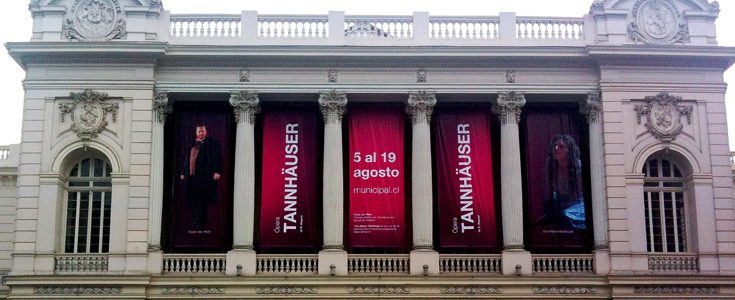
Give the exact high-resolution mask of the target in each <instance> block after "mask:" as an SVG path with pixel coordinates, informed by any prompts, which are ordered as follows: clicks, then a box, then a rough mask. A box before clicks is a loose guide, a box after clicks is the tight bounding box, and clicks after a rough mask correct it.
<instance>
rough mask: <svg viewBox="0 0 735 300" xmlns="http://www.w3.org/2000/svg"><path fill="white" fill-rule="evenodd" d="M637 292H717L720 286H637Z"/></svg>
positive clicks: (635, 290)
mask: <svg viewBox="0 0 735 300" xmlns="http://www.w3.org/2000/svg"><path fill="white" fill-rule="evenodd" d="M633 291H634V292H635V293H636V294H717V293H719V292H720V288H718V287H714V286H637V287H634V288H633Z"/></svg>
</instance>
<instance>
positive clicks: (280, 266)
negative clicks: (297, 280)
mask: <svg viewBox="0 0 735 300" xmlns="http://www.w3.org/2000/svg"><path fill="white" fill-rule="evenodd" d="M318 267H319V258H318V255H316V254H312V255H305V254H291V255H269V254H258V255H257V258H256V269H255V272H256V274H263V275H316V274H317V271H318Z"/></svg>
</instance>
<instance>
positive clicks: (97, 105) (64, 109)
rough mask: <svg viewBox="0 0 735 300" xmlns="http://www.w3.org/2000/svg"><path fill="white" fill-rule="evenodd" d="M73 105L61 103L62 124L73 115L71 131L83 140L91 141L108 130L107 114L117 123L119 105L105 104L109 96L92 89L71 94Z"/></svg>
mask: <svg viewBox="0 0 735 300" xmlns="http://www.w3.org/2000/svg"><path fill="white" fill-rule="evenodd" d="M70 96H71V98H73V99H74V102H72V103H59V110H60V111H61V122H64V116H65V115H66V114H71V119H72V124H71V130H72V131H74V132H75V133H76V134H77V135H78V136H79V137H80V138H82V139H83V140H89V139H91V138H95V137H97V135H98V134H99V133H100V132H102V130H104V129H105V128H107V124H108V122H107V113H111V114H112V121H113V122H117V110H118V109H119V105H118V104H117V103H105V100H107V98H109V97H108V96H107V94H103V93H98V92H95V91H92V90H90V89H87V90H84V92H82V93H71V94H70Z"/></svg>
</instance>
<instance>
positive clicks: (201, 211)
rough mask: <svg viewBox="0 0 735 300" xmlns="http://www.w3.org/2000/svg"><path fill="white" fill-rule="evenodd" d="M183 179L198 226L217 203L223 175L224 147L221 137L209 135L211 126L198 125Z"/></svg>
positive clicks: (187, 198) (197, 226)
mask: <svg viewBox="0 0 735 300" xmlns="http://www.w3.org/2000/svg"><path fill="white" fill-rule="evenodd" d="M187 148H188V149H187V151H185V153H189V155H188V157H186V156H185V157H184V165H183V167H182V168H181V171H182V173H181V179H182V180H184V182H185V185H186V206H187V207H188V208H189V209H190V210H191V212H192V216H193V219H194V224H193V225H194V227H195V228H197V229H201V228H203V227H204V225H205V224H206V223H207V212H208V211H207V208H208V207H209V206H210V205H212V204H217V202H218V198H219V184H218V180H219V179H220V176H221V174H222V150H220V145H219V142H217V140H215V139H213V138H208V137H207V127H206V126H204V125H197V126H196V139H194V140H193V141H192V142H191V144H190V145H189V146H188V147H187Z"/></svg>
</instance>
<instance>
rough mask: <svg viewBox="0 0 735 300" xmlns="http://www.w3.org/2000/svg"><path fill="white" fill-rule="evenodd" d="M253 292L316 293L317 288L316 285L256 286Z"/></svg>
mask: <svg viewBox="0 0 735 300" xmlns="http://www.w3.org/2000/svg"><path fill="white" fill-rule="evenodd" d="M255 292H256V293H258V294H287V295H288V294H316V293H317V292H318V291H317V288H316V287H300V286H296V287H287V286H279V287H258V288H256V289H255Z"/></svg>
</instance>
